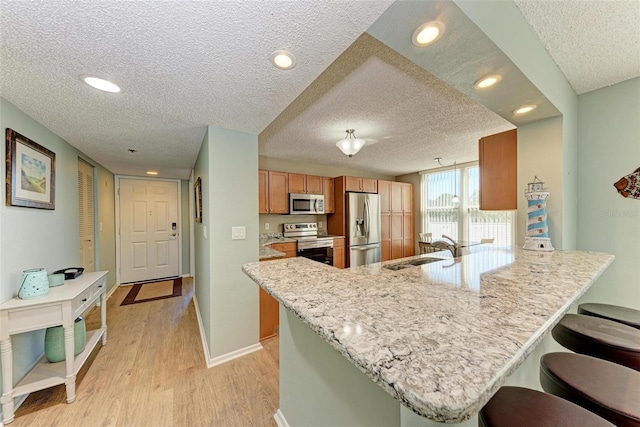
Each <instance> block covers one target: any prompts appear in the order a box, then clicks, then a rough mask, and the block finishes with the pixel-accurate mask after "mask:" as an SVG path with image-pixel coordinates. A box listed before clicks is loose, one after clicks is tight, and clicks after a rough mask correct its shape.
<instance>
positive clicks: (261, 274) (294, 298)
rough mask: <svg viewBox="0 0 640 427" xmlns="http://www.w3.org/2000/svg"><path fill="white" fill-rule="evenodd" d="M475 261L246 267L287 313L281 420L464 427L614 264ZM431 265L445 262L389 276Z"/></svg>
mask: <svg viewBox="0 0 640 427" xmlns="http://www.w3.org/2000/svg"><path fill="white" fill-rule="evenodd" d="M467 250H468V251H469V253H467V254H465V255H463V256H461V257H458V258H451V256H450V254H449V253H448V252H437V253H433V254H428V255H422V256H417V257H411V258H407V259H403V260H394V261H389V262H386V263H376V264H371V265H367V266H361V267H355V268H351V269H347V270H339V269H335V268H332V267H330V266H326V265H323V264H321V263H317V262H313V261H310V260H307V259H304V258H291V259H283V260H276V261H272V262H267V263H251V264H246V265H244V266H243V271H244V272H245V273H246V274H247V275H249V276H250V277H251V278H252V279H253V280H254V281H255V282H256V283H258V284H259V285H260V286H261V287H262V288H263V289H264V290H265V291H266V292H268V293H269V294H271V295H272V296H273V297H274V298H276V299H277V300H278V301H279V302H280V347H281V353H280V410H279V411H278V414H276V418H278V417H281V419H286V422H288V424H289V425H291V426H292V427H293V426H297V425H398V426H405V425H425V426H426V425H434V424H435V422H447V423H460V422H464V421H465V420H468V419H469V418H470V417H474V416H475V414H477V412H478V411H479V410H480V409H481V408H482V406H483V405H484V404H485V403H486V402H487V401H488V400H489V398H490V397H491V396H492V395H493V394H494V393H495V392H496V391H497V389H498V388H499V387H500V386H501V385H502V384H503V383H504V382H505V381H506V380H507V379H508V377H509V376H510V375H511V374H512V373H513V372H514V371H515V370H516V369H517V368H518V367H519V366H520V365H521V364H522V363H523V362H524V361H525V359H526V358H527V356H528V355H529V354H530V353H531V352H532V351H533V350H534V348H535V347H536V346H537V345H538V344H539V343H540V341H541V340H542V339H543V338H544V337H545V336H546V335H547V334H548V332H549V331H550V330H551V328H552V327H553V326H554V325H555V324H556V323H557V322H558V321H559V320H560V319H561V318H562V316H563V315H564V314H565V313H566V312H567V311H568V310H569V308H570V307H571V305H572V304H573V303H574V302H575V301H576V300H577V299H578V298H579V297H580V296H581V295H582V294H583V293H584V292H585V291H586V290H587V289H588V288H589V287H590V286H591V285H592V284H593V282H594V281H595V280H596V279H597V278H598V277H599V276H600V274H601V273H602V272H603V271H604V270H605V269H606V268H607V267H608V266H609V264H610V263H611V262H612V261H613V258H614V257H613V256H612V255H608V254H602V253H593V252H582V251H555V252H547V253H541V252H532V251H524V250H522V249H520V248H508V247H500V246H494V245H481V246H477V247H474V248H471V249H467ZM428 257H435V258H444V259H441V260H438V261H436V262H432V263H426V264H422V265H417V266H411V267H408V268H402V269H397V270H394V269H388V268H386V267H385V265H386V266H389V265H397V264H399V263H401V262H403V261H408V260H415V259H422V258H428ZM320 337H321V338H320ZM323 340H324V341H323ZM326 343H328V344H329V345H330V346H331V347H333V349H335V350H337V351H338V352H339V353H340V354H341V355H340V354H338V353H336V352H335V351H334V350H333V349H331V348H330V347H329V346H327V345H326ZM532 363H533V366H537V360H534V361H533V362H532ZM354 366H355V367H356V368H357V370H356V369H355V368H354ZM362 373H364V374H365V375H366V377H365V375H362ZM367 377H368V378H367ZM535 377H536V378H537V375H536V376H535ZM374 383H375V384H377V386H376V385H375V384H374ZM378 386H379V387H378ZM531 387H534V385H533V384H532V385H531ZM383 390H384V391H383ZM385 392H386V393H385ZM406 408H408V410H407V409H406ZM416 414H418V415H419V416H418V415H416ZM469 423H470V421H467V423H465V425H473V424H469Z"/></svg>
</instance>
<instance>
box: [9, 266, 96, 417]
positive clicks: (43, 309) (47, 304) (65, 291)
mask: <svg viewBox="0 0 640 427" xmlns="http://www.w3.org/2000/svg"><path fill="white" fill-rule="evenodd" d="M106 291H107V272H106V271H97V272H92V273H85V274H83V275H82V276H80V277H78V278H76V279H73V280H65V282H64V285H61V286H56V287H53V288H50V289H49V293H48V294H47V295H45V296H42V297H39V298H34V299H27V300H23V299H19V298H13V299H12V300H9V301H7V302H5V303H4V304H2V305H1V306H0V352H1V357H2V398H0V402H1V403H2V414H3V421H4V423H5V424H6V423H10V422H12V421H13V417H14V407H13V399H14V397H16V396H21V395H24V394H27V393H31V392H34V391H37V390H42V389H44V388H48V387H53V386H55V385H58V384H65V385H66V387H67V403H73V401H74V400H76V374H77V373H78V371H79V370H80V368H81V367H82V365H83V364H84V362H86V361H87V358H88V357H89V355H90V354H91V352H92V351H93V349H94V348H95V346H96V344H97V343H98V341H99V340H100V338H102V345H105V344H106V343H107V301H106ZM98 298H100V303H101V304H100V316H101V327H100V328H99V329H95V330H92V331H87V344H86V346H85V349H84V350H83V351H82V353H80V354H78V355H77V356H75V357H74V355H73V353H74V348H73V346H74V339H73V324H74V321H75V319H76V318H77V317H78V316H80V315H81V314H82V313H83V312H84V311H85V310H86V309H87V308H89V307H90V306H91V304H93V303H94V302H95V301H96V300H97V299H98ZM60 325H62V326H63V327H64V350H65V360H64V361H62V362H58V363H49V362H48V361H47V359H46V358H45V357H44V356H43V357H42V359H41V360H40V361H39V362H38V363H37V364H36V366H35V367H34V368H33V369H32V370H31V371H29V373H27V375H26V376H25V377H24V378H23V379H22V380H21V381H20V382H19V383H18V384H16V386H15V387H14V386H13V350H12V347H11V336H12V335H15V334H20V333H23V332H29V331H35V330H38V329H44V328H48V327H51V326H60Z"/></svg>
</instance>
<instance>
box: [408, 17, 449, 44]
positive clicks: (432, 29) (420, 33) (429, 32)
mask: <svg viewBox="0 0 640 427" xmlns="http://www.w3.org/2000/svg"><path fill="white" fill-rule="evenodd" d="M443 33H444V24H443V23H442V22H439V21H431V22H427V23H426V24H422V25H421V26H419V27H418V28H416V30H415V31H414V32H413V35H412V36H411V42H412V43H413V44H414V45H416V46H418V47H424V46H429V45H430V44H431V43H433V42H435V41H436V40H438V39H439V38H440V37H441V36H442V34H443Z"/></svg>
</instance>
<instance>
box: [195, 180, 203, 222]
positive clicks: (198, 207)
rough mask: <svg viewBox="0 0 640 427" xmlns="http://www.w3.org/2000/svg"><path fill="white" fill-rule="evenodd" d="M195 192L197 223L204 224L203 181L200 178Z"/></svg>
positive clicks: (196, 183)
mask: <svg viewBox="0 0 640 427" xmlns="http://www.w3.org/2000/svg"><path fill="white" fill-rule="evenodd" d="M193 190H194V192H195V198H194V200H195V204H196V209H195V212H196V222H202V180H201V179H200V177H198V179H196V182H195V184H194V186H193Z"/></svg>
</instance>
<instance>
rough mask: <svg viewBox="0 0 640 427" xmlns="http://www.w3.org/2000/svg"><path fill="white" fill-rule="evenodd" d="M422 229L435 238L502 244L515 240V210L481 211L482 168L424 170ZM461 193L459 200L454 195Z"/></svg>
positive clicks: (475, 166) (465, 166) (465, 167)
mask: <svg viewBox="0 0 640 427" xmlns="http://www.w3.org/2000/svg"><path fill="white" fill-rule="evenodd" d="M421 192H422V206H421V216H422V231H423V232H425V233H431V234H432V236H433V239H434V240H435V239H439V238H440V237H441V236H442V235H443V234H444V235H446V236H449V237H451V238H452V239H454V240H456V241H458V240H464V241H479V240H481V239H491V238H493V239H494V243H496V244H499V245H513V244H514V243H515V240H514V238H515V229H514V228H515V223H516V221H515V211H481V210H480V209H479V206H480V168H479V167H478V165H477V164H467V165H463V166H461V167H458V168H457V170H455V171H454V169H453V168H446V169H438V170H436V171H433V172H425V173H423V174H422V181H421ZM454 195H458V196H459V200H460V201H459V202H457V203H455V202H454V201H453V196H454Z"/></svg>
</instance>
